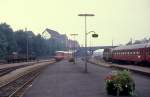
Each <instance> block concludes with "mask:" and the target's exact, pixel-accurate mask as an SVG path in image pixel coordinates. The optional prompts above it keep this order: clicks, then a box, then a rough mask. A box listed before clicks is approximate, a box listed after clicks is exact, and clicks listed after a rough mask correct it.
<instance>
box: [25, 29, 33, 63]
mask: <svg viewBox="0 0 150 97" xmlns="http://www.w3.org/2000/svg"><path fill="white" fill-rule="evenodd" d="M25 32H27V28H25ZM30 38H32V36H28V34H27V48H26V49H27V52H26V57H27V62H28V61H29V39H30Z"/></svg>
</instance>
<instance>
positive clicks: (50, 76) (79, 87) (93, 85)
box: [23, 60, 150, 97]
mask: <svg viewBox="0 0 150 97" xmlns="http://www.w3.org/2000/svg"><path fill="white" fill-rule="evenodd" d="M112 70H113V69H112V68H105V67H100V66H97V65H93V64H90V63H88V73H84V62H83V61H81V60H79V61H78V62H77V64H73V63H70V62H68V61H61V62H58V63H55V64H52V65H49V66H48V67H47V68H46V69H45V71H44V72H43V73H42V74H41V75H40V76H39V77H38V78H37V79H36V80H35V81H34V82H33V84H32V86H31V87H30V88H29V89H28V90H27V91H26V92H25V94H24V96H23V97H112V96H110V95H107V94H106V90H105V82H104V79H105V77H106V75H108V74H109V73H110V72H111V71H112ZM132 76H133V78H134V80H135V84H136V91H135V94H136V95H135V97H150V77H148V76H143V75H140V74H136V73H133V74H132Z"/></svg>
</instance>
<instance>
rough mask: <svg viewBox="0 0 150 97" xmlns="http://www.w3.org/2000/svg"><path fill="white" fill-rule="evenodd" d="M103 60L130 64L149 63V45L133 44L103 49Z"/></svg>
mask: <svg viewBox="0 0 150 97" xmlns="http://www.w3.org/2000/svg"><path fill="white" fill-rule="evenodd" d="M103 59H104V60H106V61H109V60H111V61H125V62H131V63H150V43H144V44H133V45H125V46H119V47H115V48H113V49H108V50H107V49H105V50H104V52H103Z"/></svg>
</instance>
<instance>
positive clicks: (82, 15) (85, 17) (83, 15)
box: [78, 14, 95, 73]
mask: <svg viewBox="0 0 150 97" xmlns="http://www.w3.org/2000/svg"><path fill="white" fill-rule="evenodd" d="M78 16H81V17H84V19H85V73H87V71H88V70H87V22H86V19H87V17H92V16H95V15H94V14H78Z"/></svg>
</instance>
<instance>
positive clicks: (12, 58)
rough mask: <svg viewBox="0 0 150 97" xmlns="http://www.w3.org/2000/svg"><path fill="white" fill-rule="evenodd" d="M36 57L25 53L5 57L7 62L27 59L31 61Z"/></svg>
mask: <svg viewBox="0 0 150 97" xmlns="http://www.w3.org/2000/svg"><path fill="white" fill-rule="evenodd" d="M35 59H36V57H35V56H33V55H28V57H27V56H26V55H24V54H17V53H14V54H10V55H7V56H6V58H5V61H6V62H7V63H16V62H25V61H31V60H35Z"/></svg>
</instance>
